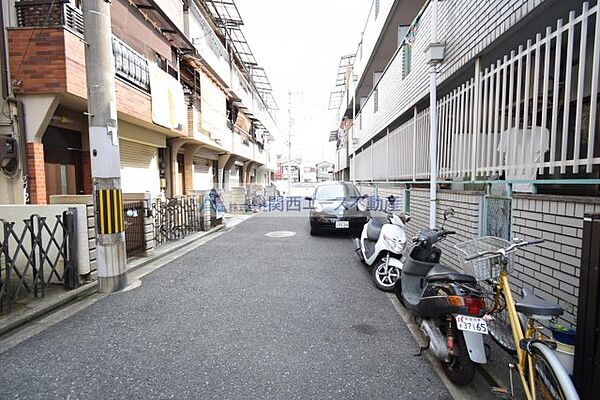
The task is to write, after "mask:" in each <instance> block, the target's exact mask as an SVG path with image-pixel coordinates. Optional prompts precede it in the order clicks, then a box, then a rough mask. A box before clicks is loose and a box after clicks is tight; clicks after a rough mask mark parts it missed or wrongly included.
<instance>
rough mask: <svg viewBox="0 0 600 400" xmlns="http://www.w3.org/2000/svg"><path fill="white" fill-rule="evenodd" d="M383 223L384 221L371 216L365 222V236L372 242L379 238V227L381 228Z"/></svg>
mask: <svg viewBox="0 0 600 400" xmlns="http://www.w3.org/2000/svg"><path fill="white" fill-rule="evenodd" d="M383 225H385V222H384V221H382V220H380V219H377V218H372V219H371V220H370V221H369V222H368V223H367V238H368V239H369V240H372V241H374V242H376V241H377V240H379V235H380V234H381V228H383Z"/></svg>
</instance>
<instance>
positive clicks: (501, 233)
mask: <svg viewBox="0 0 600 400" xmlns="http://www.w3.org/2000/svg"><path fill="white" fill-rule="evenodd" d="M483 201H484V206H483V228H484V229H483V234H484V236H496V237H499V238H502V239H506V240H510V239H511V238H510V233H511V216H512V212H511V209H512V199H511V198H510V197H502V196H490V195H488V196H485V198H484V200H483Z"/></svg>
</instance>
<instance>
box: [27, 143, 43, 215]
mask: <svg viewBox="0 0 600 400" xmlns="http://www.w3.org/2000/svg"><path fill="white" fill-rule="evenodd" d="M27 170H28V172H29V193H30V195H31V204H48V201H47V199H46V170H45V169H44V144H43V143H34V142H30V143H27Z"/></svg>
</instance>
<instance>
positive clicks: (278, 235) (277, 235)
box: [265, 231, 296, 238]
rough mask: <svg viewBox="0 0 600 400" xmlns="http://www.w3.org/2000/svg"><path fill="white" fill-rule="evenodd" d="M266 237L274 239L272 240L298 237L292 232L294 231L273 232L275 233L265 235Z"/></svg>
mask: <svg viewBox="0 0 600 400" xmlns="http://www.w3.org/2000/svg"><path fill="white" fill-rule="evenodd" d="M265 236H268V237H272V238H285V237H292V236H296V232H292V231H273V232H269V233H265Z"/></svg>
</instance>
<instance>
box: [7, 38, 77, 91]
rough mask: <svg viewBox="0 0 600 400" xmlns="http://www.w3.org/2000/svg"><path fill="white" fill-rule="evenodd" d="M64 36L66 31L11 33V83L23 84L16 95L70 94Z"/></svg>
mask: <svg viewBox="0 0 600 400" xmlns="http://www.w3.org/2000/svg"><path fill="white" fill-rule="evenodd" d="M64 36H65V30H64V29H62V28H44V29H8V30H7V39H8V51H9V65H10V73H11V79H14V80H17V81H20V85H15V86H14V87H13V89H14V91H15V92H16V93H63V92H66V90H67V67H66V60H65V55H66V52H65V40H64ZM81 46H83V44H81Z"/></svg>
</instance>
